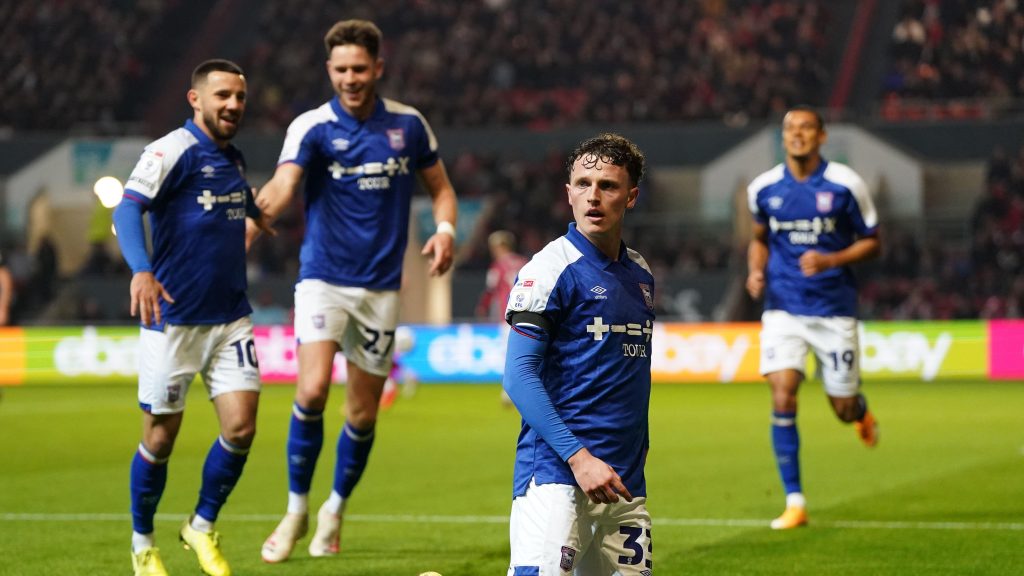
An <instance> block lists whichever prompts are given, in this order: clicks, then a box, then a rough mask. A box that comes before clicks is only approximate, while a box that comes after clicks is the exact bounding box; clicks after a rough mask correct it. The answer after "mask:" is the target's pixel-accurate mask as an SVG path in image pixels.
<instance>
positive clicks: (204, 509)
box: [196, 436, 249, 523]
mask: <svg viewBox="0 0 1024 576" xmlns="http://www.w3.org/2000/svg"><path fill="white" fill-rule="evenodd" d="M248 458H249V450H248V449H247V448H239V447H238V446H235V445H233V444H231V443H230V442H228V441H227V440H225V439H224V437H223V436H218V437H217V439H216V440H215V441H214V442H213V446H210V451H209V452H208V453H207V454H206V462H205V463H204V464H203V483H202V485H201V486H200V488H199V504H197V505H196V515H197V516H200V517H202V518H204V519H205V520H208V521H209V522H211V523H212V522H215V521H216V520H217V515H218V514H220V509H221V507H222V506H224V503H225V502H227V500H228V496H230V495H231V491H232V490H234V489H235V484H237V483H238V479H239V478H240V477H241V476H242V469H243V468H244V467H245V461H246V460H247V459H248Z"/></svg>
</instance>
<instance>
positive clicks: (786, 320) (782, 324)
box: [761, 310, 808, 375]
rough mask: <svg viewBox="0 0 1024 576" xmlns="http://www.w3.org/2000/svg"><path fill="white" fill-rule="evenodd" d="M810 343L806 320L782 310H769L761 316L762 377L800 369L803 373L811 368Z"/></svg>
mask: <svg viewBox="0 0 1024 576" xmlns="http://www.w3.org/2000/svg"><path fill="white" fill-rule="evenodd" d="M807 352H808V346H807V340H806V332H805V329H804V320H803V319H802V317H800V316H794V315H792V314H790V313H788V312H784V311H782V310H767V311H765V312H764V314H762V315H761V374H762V375H764V374H770V373H772V372H779V371H781V370H796V371H798V372H800V373H801V374H803V372H804V370H805V369H806V366H807Z"/></svg>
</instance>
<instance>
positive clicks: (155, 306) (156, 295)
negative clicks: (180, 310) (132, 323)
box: [130, 272, 174, 326]
mask: <svg viewBox="0 0 1024 576" xmlns="http://www.w3.org/2000/svg"><path fill="white" fill-rule="evenodd" d="M130 292H131V295H132V308H131V313H132V317H133V318H134V317H135V314H136V313H139V314H140V315H141V316H142V325H143V326H151V325H153V324H159V323H160V322H161V320H162V318H161V315H160V300H161V299H163V300H164V301H166V302H169V303H171V304H174V298H171V295H170V294H168V293H167V290H165V289H164V286H163V284H161V283H160V282H159V281H158V280H157V279H156V276H153V273H152V272H138V273H136V274H135V275H134V276H132V284H131V288H130Z"/></svg>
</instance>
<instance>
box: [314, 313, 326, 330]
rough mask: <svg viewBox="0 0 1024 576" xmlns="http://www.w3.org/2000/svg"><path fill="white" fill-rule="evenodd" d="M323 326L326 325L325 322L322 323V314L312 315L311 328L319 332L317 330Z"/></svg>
mask: <svg viewBox="0 0 1024 576" xmlns="http://www.w3.org/2000/svg"><path fill="white" fill-rule="evenodd" d="M325 325H326V322H325V321H324V315H323V314H314V315H313V327H314V328H316V329H318V330H319V329H322V328H323V327H324V326H325Z"/></svg>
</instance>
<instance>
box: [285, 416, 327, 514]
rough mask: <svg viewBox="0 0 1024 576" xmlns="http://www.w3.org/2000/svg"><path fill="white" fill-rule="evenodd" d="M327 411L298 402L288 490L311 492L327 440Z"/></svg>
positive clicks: (290, 445)
mask: <svg viewBox="0 0 1024 576" xmlns="http://www.w3.org/2000/svg"><path fill="white" fill-rule="evenodd" d="M323 416H324V413H323V411H322V410H321V411H316V410H308V409H306V408H303V407H301V406H299V405H298V403H296V404H295V405H294V406H292V421H291V426H290V428H289V429H288V490H289V491H290V492H292V493H295V494H307V493H308V492H309V487H310V485H311V484H312V483H313V472H314V471H315V470H316V459H317V458H318V457H319V456H320V449H321V448H322V447H323V444H324V418H323Z"/></svg>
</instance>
